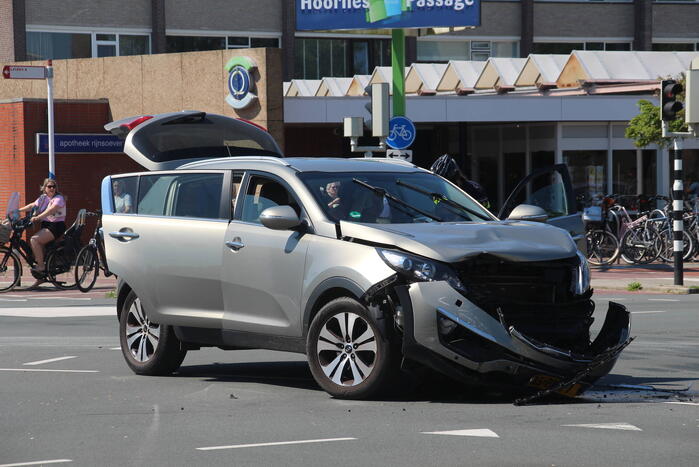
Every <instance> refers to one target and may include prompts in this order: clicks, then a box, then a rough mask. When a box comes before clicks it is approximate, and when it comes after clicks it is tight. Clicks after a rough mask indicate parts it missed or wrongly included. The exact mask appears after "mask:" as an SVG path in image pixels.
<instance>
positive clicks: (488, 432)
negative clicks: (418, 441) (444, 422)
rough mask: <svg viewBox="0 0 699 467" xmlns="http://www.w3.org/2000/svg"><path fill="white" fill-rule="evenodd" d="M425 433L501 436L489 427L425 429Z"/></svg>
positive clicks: (486, 436)
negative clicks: (449, 429)
mask: <svg viewBox="0 0 699 467" xmlns="http://www.w3.org/2000/svg"><path fill="white" fill-rule="evenodd" d="M422 434H423V435H448V436H478V437H481V438H499V436H498V434H497V433H495V432H494V431H492V430H488V429H487V428H481V429H476V430H452V431H423V432H422Z"/></svg>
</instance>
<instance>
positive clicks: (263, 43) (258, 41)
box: [250, 37, 279, 47]
mask: <svg viewBox="0 0 699 467" xmlns="http://www.w3.org/2000/svg"><path fill="white" fill-rule="evenodd" d="M250 47H279V39H277V38H276V37H251V38H250Z"/></svg>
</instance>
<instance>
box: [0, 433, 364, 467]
mask: <svg viewBox="0 0 699 467" xmlns="http://www.w3.org/2000/svg"><path fill="white" fill-rule="evenodd" d="M356 439H357V438H326V439H304V440H300V441H279V442H276V443H255V444H231V445H229V446H207V447H203V448H196V449H197V451H216V450H220V449H241V448H260V447H266V446H285V445H290V444H312V443H329V442H333V441H354V440H356ZM0 467H1V466H0Z"/></svg>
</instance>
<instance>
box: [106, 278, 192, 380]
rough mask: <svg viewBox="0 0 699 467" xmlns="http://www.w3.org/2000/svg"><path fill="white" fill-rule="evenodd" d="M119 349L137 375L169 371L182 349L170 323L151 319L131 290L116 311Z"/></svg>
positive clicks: (178, 361) (182, 354)
mask: <svg viewBox="0 0 699 467" xmlns="http://www.w3.org/2000/svg"><path fill="white" fill-rule="evenodd" d="M119 340H120V342H121V352H122V354H123V355H124V359H125V360H126V363H127V364H128V365H129V367H130V368H131V370H133V372H134V373H136V374H138V375H169V374H170V373H172V372H173V371H175V370H177V369H178V368H179V367H180V365H181V364H182V360H184V357H185V355H186V354H187V351H186V350H184V349H182V348H181V347H182V346H181V345H180V341H179V339H177V336H175V332H174V330H173V329H172V326H166V325H163V324H159V323H156V322H153V321H151V320H150V318H149V317H148V313H147V311H146V310H145V309H144V308H143V305H142V304H141V299H140V298H138V296H137V295H136V293H135V292H134V291H133V290H132V291H131V292H129V295H128V296H127V297H126V300H124V304H123V305H122V307H121V310H120V312H119Z"/></svg>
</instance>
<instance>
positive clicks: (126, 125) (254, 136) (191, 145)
mask: <svg viewBox="0 0 699 467" xmlns="http://www.w3.org/2000/svg"><path fill="white" fill-rule="evenodd" d="M104 128H105V129H106V130H107V131H109V132H111V133H113V134H115V135H118V136H120V137H122V138H124V139H125V141H124V152H125V153H126V154H127V155H128V156H129V157H131V158H132V159H133V160H134V161H136V162H137V163H139V164H140V165H141V166H143V167H145V168H146V169H148V170H171V169H174V168H176V167H179V166H181V165H183V164H186V163H188V162H196V161H200V160H204V159H211V158H217V157H235V156H276V157H283V156H282V152H281V149H279V146H278V145H277V143H276V142H275V141H274V138H272V135H270V134H269V132H267V131H266V130H265V129H264V128H262V127H260V126H258V125H256V124H254V123H251V122H248V121H246V120H239V119H236V118H230V117H226V116H223V115H216V114H207V113H206V112H198V111H191V110H189V111H182V112H173V113H167V114H159V115H155V116H153V115H141V116H134V117H129V118H125V119H123V120H118V121H115V122H111V123H108V124H106V125H105V126H104Z"/></svg>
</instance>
